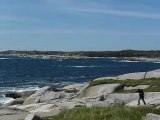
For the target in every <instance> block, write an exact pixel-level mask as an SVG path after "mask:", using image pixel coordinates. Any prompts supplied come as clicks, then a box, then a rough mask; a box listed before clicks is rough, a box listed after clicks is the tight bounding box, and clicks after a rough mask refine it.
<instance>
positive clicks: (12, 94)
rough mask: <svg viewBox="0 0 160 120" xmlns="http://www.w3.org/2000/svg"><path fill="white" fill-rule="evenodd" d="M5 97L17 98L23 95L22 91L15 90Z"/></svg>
mask: <svg viewBox="0 0 160 120" xmlns="http://www.w3.org/2000/svg"><path fill="white" fill-rule="evenodd" d="M5 97H9V98H13V99H16V98H21V97H22V95H21V94H20V93H17V92H13V93H6V94H5Z"/></svg>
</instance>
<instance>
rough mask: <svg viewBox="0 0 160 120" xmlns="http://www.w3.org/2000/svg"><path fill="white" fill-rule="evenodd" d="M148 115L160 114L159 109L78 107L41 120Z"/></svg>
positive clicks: (131, 119) (127, 119) (137, 119)
mask: <svg viewBox="0 0 160 120" xmlns="http://www.w3.org/2000/svg"><path fill="white" fill-rule="evenodd" d="M148 113H155V114H160V109H154V108H152V107H126V106H122V105H117V106H113V107H106V108H101V107H99V108H98V107H93V108H86V107H80V108H74V109H72V110H64V111H62V112H61V113H60V114H59V115H57V116H53V117H46V118H43V120H143V118H145V116H146V114H148Z"/></svg>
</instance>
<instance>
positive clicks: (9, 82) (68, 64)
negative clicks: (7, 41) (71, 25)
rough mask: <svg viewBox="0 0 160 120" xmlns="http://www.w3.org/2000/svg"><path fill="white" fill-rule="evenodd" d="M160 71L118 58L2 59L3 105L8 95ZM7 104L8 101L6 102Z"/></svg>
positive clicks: (0, 87) (158, 66) (155, 66)
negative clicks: (128, 74)
mask: <svg viewBox="0 0 160 120" xmlns="http://www.w3.org/2000/svg"><path fill="white" fill-rule="evenodd" d="M155 69H160V63H151V62H129V61H126V60H122V59H117V58H85V59H73V58H72V59H59V58H55V59H35V58H19V57H3V56H1V57H0V94H1V97H0V103H3V102H4V99H5V102H6V99H7V98H4V96H3V94H4V93H6V92H9V91H24V90H32V89H38V88H40V87H43V86H48V85H52V86H58V87H61V86H64V85H67V84H73V83H82V82H88V81H91V80H93V79H96V78H98V77H106V76H115V75H120V74H124V73H130V72H142V71H150V70H155ZM7 100H8V99H7Z"/></svg>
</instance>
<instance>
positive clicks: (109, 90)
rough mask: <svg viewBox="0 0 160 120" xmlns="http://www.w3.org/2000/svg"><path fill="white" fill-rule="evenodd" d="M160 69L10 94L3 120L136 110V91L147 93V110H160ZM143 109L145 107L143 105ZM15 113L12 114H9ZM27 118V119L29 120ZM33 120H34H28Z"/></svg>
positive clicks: (4, 109)
mask: <svg viewBox="0 0 160 120" xmlns="http://www.w3.org/2000/svg"><path fill="white" fill-rule="evenodd" d="M159 88H160V70H154V71H148V72H138V73H128V74H124V75H120V76H115V77H103V78H97V79H95V80H93V81H91V82H89V83H82V84H73V85H69V86H65V87H63V88H54V87H52V86H46V87H43V88H40V89H39V90H37V91H36V92H34V91H33V92H29V93H28V92H26V93H24V92H23V93H14V94H13V93H11V94H10V95H9V94H8V96H10V97H13V98H14V99H15V100H13V101H12V102H10V103H8V104H5V105H3V106H1V113H3V114H0V120H4V118H7V120H13V118H14V120H18V119H25V118H26V117H27V118H28V117H31V116H32V117H35V116H39V117H41V118H42V119H43V118H44V117H48V116H55V115H58V114H59V113H60V112H61V111H63V110H66V109H67V110H69V109H73V108H77V107H87V108H92V107H109V106H115V105H120V104H121V105H125V106H129V107H133V106H134V107H137V106H138V105H137V100H138V97H139V96H138V94H137V93H135V91H136V90H137V89H143V90H144V91H145V100H146V103H147V106H148V107H151V106H152V107H155V109H158V108H159V104H160V101H159V99H160V89H159ZM141 106H144V105H143V104H142V105H141ZM8 113H12V114H8ZM27 118H26V119H27ZM27 120H32V119H27Z"/></svg>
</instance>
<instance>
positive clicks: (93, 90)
mask: <svg viewBox="0 0 160 120" xmlns="http://www.w3.org/2000/svg"><path fill="white" fill-rule="evenodd" d="M120 85H121V84H119V83H116V84H101V85H96V86H91V87H88V88H86V89H85V91H84V92H83V93H82V94H81V95H80V96H79V97H80V98H85V97H86V98H94V97H99V96H101V95H104V94H108V93H112V92H113V91H114V90H115V89H116V88H117V87H118V86H120Z"/></svg>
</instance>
